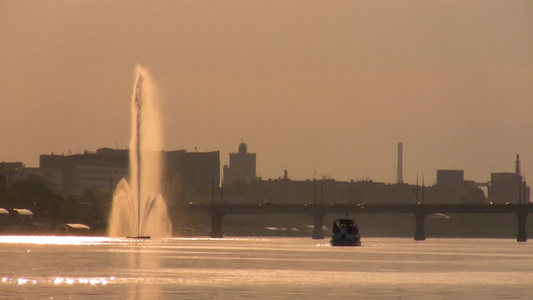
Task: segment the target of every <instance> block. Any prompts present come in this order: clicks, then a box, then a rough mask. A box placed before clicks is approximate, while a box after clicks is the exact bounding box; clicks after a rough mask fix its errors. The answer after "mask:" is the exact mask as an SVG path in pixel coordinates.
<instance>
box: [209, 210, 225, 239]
mask: <svg viewBox="0 0 533 300" xmlns="http://www.w3.org/2000/svg"><path fill="white" fill-rule="evenodd" d="M210 216H211V230H210V231H209V236H210V237H212V238H223V237H224V233H223V232H222V218H223V217H224V214H221V213H216V212H215V213H211V214H210Z"/></svg>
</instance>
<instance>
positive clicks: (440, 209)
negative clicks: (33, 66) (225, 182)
mask: <svg viewBox="0 0 533 300" xmlns="http://www.w3.org/2000/svg"><path fill="white" fill-rule="evenodd" d="M181 208H182V210H183V211H184V212H187V213H191V214H209V215H210V216H211V231H210V236H211V237H213V238H222V237H223V236H224V234H223V231H222V219H223V218H224V216H225V215H231V214H246V215H249V214H308V215H311V216H313V220H314V224H313V225H314V229H313V239H323V238H324V233H323V231H322V227H323V220H324V216H325V215H326V214H346V213H349V214H412V215H413V216H414V218H415V224H416V225H415V234H414V239H415V240H417V241H423V240H425V239H426V234H425V232H424V220H425V217H426V216H427V215H428V214H437V213H440V214H515V215H516V216H517V221H518V232H517V235H516V240H517V241H518V242H526V241H527V233H526V219H527V215H528V213H530V212H533V203H527V204H516V203H506V204H493V203H491V204H422V203H415V204H384V203H382V204H274V203H270V202H267V203H264V204H195V203H189V204H188V205H185V206H182V207H181Z"/></svg>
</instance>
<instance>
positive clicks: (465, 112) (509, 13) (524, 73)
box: [0, 0, 533, 184]
mask: <svg viewBox="0 0 533 300" xmlns="http://www.w3.org/2000/svg"><path fill="white" fill-rule="evenodd" d="M138 63H140V64H141V65H142V66H144V67H145V68H146V69H148V70H149V71H150V72H151V74H152V76H153V77H154V80H155V81H156V83H157V84H158V87H159V93H160V95H161V97H160V98H161V103H162V108H163V112H162V117H163V127H164V130H165V133H164V136H165V142H164V145H165V146H164V148H165V150H177V149H185V150H188V151H194V149H195V147H197V149H198V151H214V150H219V151H220V158H221V162H222V164H226V163H227V161H228V156H229V155H228V153H229V152H236V151H237V147H238V144H239V143H240V141H241V139H244V141H245V142H246V143H247V144H248V149H249V151H251V152H255V153H257V172H258V175H261V176H262V177H263V178H265V179H266V178H270V177H271V178H277V177H279V176H282V175H283V170H285V169H287V170H288V172H289V177H290V178H292V179H297V180H302V179H307V178H313V176H314V174H315V171H316V174H317V177H320V174H322V175H327V176H331V177H332V178H335V179H337V180H343V181H344V180H350V179H354V180H360V179H365V178H369V179H372V180H374V181H385V182H394V181H395V180H396V155H397V154H396V151H397V143H398V142H403V144H404V179H405V181H406V182H409V183H414V182H415V181H416V174H417V173H424V175H425V178H426V184H433V183H434V181H435V177H436V170H437V169H463V170H465V177H466V179H470V180H476V181H489V180H490V173H491V172H505V171H508V172H511V171H514V161H515V155H516V154H520V155H521V159H522V170H523V172H525V173H526V179H527V177H528V172H530V173H531V175H530V177H531V178H533V155H532V154H533V153H532V150H533V141H532V139H531V133H532V131H533V118H532V117H531V109H532V107H533V1H530V0H525V1H512V0H511V1H489V0H482V1H475V0H469V1H464V0H460V1H425V0H420V1H396V0H390V1H374V0H372V1H330V0H327V1H310V0H302V1H287V0H283V1H274V0H272V1H252V0H243V1H153V0H150V1H70V0H69V1H50V0H47V1H5V0H0V68H1V71H0V101H1V102H0V103H1V105H2V109H1V110H0V120H1V122H2V123H1V124H2V126H0V138H1V140H2V143H1V147H0V161H22V162H23V163H25V164H26V166H29V167H32V166H38V158H39V155H40V154H44V153H50V152H54V153H65V154H68V153H69V151H72V153H80V152H83V150H85V149H86V150H90V151H95V150H96V149H97V148H101V147H111V148H115V147H118V148H126V147H127V145H128V140H129V134H130V128H129V124H130V113H129V112H130V107H129V106H130V99H131V94H132V88H133V74H134V69H135V65H136V64H138Z"/></svg>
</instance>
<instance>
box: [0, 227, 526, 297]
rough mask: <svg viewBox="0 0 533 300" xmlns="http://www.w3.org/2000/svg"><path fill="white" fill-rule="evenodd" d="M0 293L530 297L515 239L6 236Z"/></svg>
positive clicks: (0, 251) (0, 250)
mask: <svg viewBox="0 0 533 300" xmlns="http://www.w3.org/2000/svg"><path fill="white" fill-rule="evenodd" d="M0 278H1V282H0V299H97V298H98V299H355V298H357V299H456V298H459V299H502V298H512V299H517V298H518V299H519V298H522V299H531V298H532V297H533V285H532V283H533V243H531V242H526V243H517V242H516V241H515V240H513V239H428V240H426V241H423V242H415V241H413V240H411V239H406V238H364V237H363V246H361V247H331V246H329V244H328V240H312V239H310V238H255V237H253V238H252V237H251V238H223V239H208V238H199V239H181V238H172V239H153V240H131V239H111V238H105V237H102V238H99V237H42V236H38V237H29V236H0Z"/></svg>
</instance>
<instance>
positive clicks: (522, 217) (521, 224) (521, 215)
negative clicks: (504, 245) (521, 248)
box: [516, 212, 527, 242]
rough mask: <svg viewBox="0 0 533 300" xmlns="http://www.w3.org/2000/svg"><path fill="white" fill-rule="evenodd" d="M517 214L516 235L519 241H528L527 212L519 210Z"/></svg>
mask: <svg viewBox="0 0 533 300" xmlns="http://www.w3.org/2000/svg"><path fill="white" fill-rule="evenodd" d="M516 216H517V217H518V234H517V235H516V241H517V242H527V233H526V219H527V213H526V212H517V213H516Z"/></svg>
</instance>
